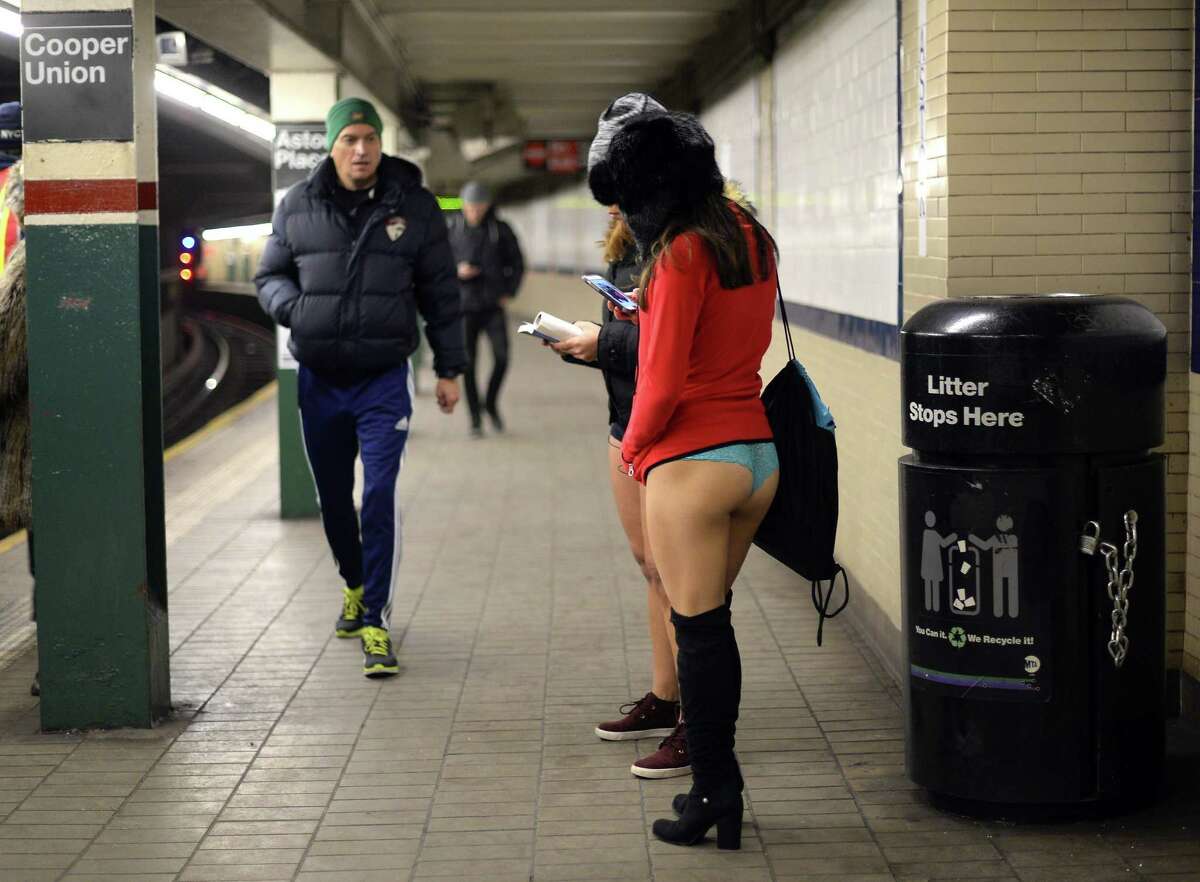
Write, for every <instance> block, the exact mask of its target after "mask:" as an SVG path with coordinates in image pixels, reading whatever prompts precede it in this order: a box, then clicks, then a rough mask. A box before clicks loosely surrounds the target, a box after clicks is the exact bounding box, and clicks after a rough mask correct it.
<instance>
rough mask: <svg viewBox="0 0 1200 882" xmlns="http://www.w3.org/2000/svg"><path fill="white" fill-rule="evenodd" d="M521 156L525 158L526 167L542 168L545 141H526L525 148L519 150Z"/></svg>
mask: <svg viewBox="0 0 1200 882" xmlns="http://www.w3.org/2000/svg"><path fill="white" fill-rule="evenodd" d="M521 158H522V159H523V160H525V167H526V168H536V169H544V168H545V167H546V142H545V141H526V142H525V148H524V149H523V150H522V151H521Z"/></svg>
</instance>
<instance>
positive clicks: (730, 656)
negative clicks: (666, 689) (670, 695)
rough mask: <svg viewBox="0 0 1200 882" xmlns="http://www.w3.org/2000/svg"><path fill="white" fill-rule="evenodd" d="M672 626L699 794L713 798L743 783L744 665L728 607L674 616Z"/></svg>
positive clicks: (691, 756)
mask: <svg viewBox="0 0 1200 882" xmlns="http://www.w3.org/2000/svg"><path fill="white" fill-rule="evenodd" d="M671 622H672V623H673V624H674V625H675V638H676V641H677V643H678V645H679V656H678V659H677V663H678V669H679V691H680V697H681V700H682V703H683V715H684V718H685V719H686V720H687V741H688V754H689V757H690V759H691V764H692V775H693V778H694V779H695V784H696V788H695V789H696V790H697V791H699V792H701V793H714V792H716V791H718V790H723V789H726V788H727V787H729V786H730V785H731V784H736V782H737V781H739V780H740V778H739V775H738V769H737V760H736V759H735V757H734V753H733V745H734V732H735V730H736V724H737V717H738V704H739V703H740V702H741V693H742V663H741V656H740V654H739V653H738V646H737V640H736V639H735V637H734V633H733V624H732V622H731V620H730V613H729V607H728V606H724V605H722V606H719V607H717V608H716V609H712V610H709V611H708V612H704V613H701V614H700V615H696V616H684V615H680V614H679V613H678V612H676V611H675V610H672V611H671ZM739 789H740V788H739Z"/></svg>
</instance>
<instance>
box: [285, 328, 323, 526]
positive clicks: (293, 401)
mask: <svg viewBox="0 0 1200 882" xmlns="http://www.w3.org/2000/svg"><path fill="white" fill-rule="evenodd" d="M275 334H276V343H277V346H278V349H279V353H280V355H279V361H278V364H277V366H276V370H275V376H276V378H277V380H278V383H277V385H278V389H279V394H278V399H277V405H278V408H279V514H280V517H283V518H285V519H294V518H315V517H318V516H319V515H320V514H321V508H320V506H319V505H318V504H317V488H316V486H315V485H314V484H313V476H312V471H311V470H310V469H309V466H308V456H307V454H306V453H305V452H304V438H303V435H302V433H301V430H300V406H299V403H298V401H299V399H298V398H297V389H296V387H297V380H298V377H299V372H298V367H299V366H298V365H297V364H296V360H295V359H294V358H292V357H291V354H290V353H288V352H287V329H286V328H276V329H275Z"/></svg>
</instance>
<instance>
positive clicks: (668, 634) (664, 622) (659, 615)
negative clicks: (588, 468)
mask: <svg viewBox="0 0 1200 882" xmlns="http://www.w3.org/2000/svg"><path fill="white" fill-rule="evenodd" d="M608 464H609V469H608V473H609V475H610V476H611V479H612V488H613V499H614V500H615V501H616V504H617V516H618V517H619V518H620V519H621V526H622V527H623V528H624V529H625V536H626V537H627V538H628V539H629V548H630V550H631V551H632V552H633V557H634V560H636V561H637V563H638V566H639V567H641V570H642V574H643V575H644V576H645V577H646V607H647V614H648V615H647V619H648V622H649V626H650V652H651V659H652V662H651V663H652V668H653V671H652V680H651V686H650V688H651V690H652V691H653V692H654V694H655V695H657V696H658V697H659V698H662V699H664V700H666V701H678V699H679V681H678V679H677V678H676V676H675V655H676V652H677V649H676V646H675V629H674V628H673V627H672V626H671V624H670V618H671V604H670V601H668V600H667V593H666V591H665V590H664V589H663V583H662V578H661V577H660V576H659V574H658V568H657V567H656V566H655V564H654V556H653V554H652V553H651V551H650V545H649V543H648V542H647V541H646V534H645V530H644V528H643V524H644V520H643V517H642V515H643V508H644V495H645V494H644V491H643V488H642V486H641V485H640V484H638V483H637V482H636V481H633V480H631V479H630V478H628V477H626V476H625V475H622V474H620V473H618V471H617V468H618V467H619V466H620V464H621V450H620V448H619V447H616V446H614V444H613V443H611V441H610V443H609V445H608Z"/></svg>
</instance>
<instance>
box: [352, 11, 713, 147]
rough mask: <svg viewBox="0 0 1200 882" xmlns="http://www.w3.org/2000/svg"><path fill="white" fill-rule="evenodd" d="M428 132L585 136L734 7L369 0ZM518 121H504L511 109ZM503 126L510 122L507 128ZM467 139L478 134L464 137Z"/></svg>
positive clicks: (661, 75) (669, 69) (670, 68)
mask: <svg viewBox="0 0 1200 882" xmlns="http://www.w3.org/2000/svg"><path fill="white" fill-rule="evenodd" d="M375 5H376V7H377V9H378V11H379V15H380V20H381V22H382V24H383V26H384V27H385V28H386V29H387V31H388V32H389V33H390V34H391V35H393V37H394V38H395V39H396V40H398V41H399V43H400V47H401V51H402V52H403V54H404V57H405V60H406V62H407V63H408V65H409V67H410V70H411V74H412V76H413V78H414V79H415V80H416V81H417V82H418V83H419V85H420V89H421V94H422V96H423V98H424V100H425V103H426V107H427V110H428V112H429V113H430V115H431V117H432V121H433V123H434V124H435V125H439V124H448V125H451V126H454V125H455V124H456V123H457V124H458V127H461V128H467V129H469V128H473V127H474V126H473V125H472V124H473V123H475V122H476V121H477V120H478V118H479V116H480V115H483V116H484V117H486V115H487V113H488V111H489V110H490V109H493V108H494V112H495V116H496V120H497V123H498V129H499V130H500V131H501V132H503V130H505V129H509V128H510V127H511V125H512V124H513V123H514V122H516V123H517V124H518V125H519V126H520V128H521V129H522V131H521V132H513V133H512V134H524V135H526V136H529V137H588V136H590V134H591V133H592V131H593V130H594V128H595V124H596V117H597V115H598V114H599V112H600V111H601V110H603V108H604V106H605V105H606V104H607V103H608V102H609V101H610V100H611V99H612V98H614V97H615V96H617V95H619V94H621V93H622V92H625V91H629V90H631V89H652V88H653V87H654V86H655V85H656V84H658V83H660V82H662V81H663V80H665V79H666V78H668V77H669V76H670V75H671V74H673V73H674V72H675V71H676V69H677V68H678V66H679V65H680V64H681V63H682V62H683V61H685V60H686V59H687V58H688V57H689V55H690V54H691V53H692V52H693V51H694V49H695V47H696V45H697V44H698V43H699V42H700V41H701V40H703V39H704V38H705V37H708V36H710V35H711V34H712V33H713V32H714V31H715V30H716V29H717V28H718V26H719V24H720V20H721V19H720V17H721V14H722V13H724V12H727V11H729V10H730V9H731V8H733V7H735V6H736V5H737V2H736V0H677V2H673V3H672V2H662V0H657V2H654V0H375ZM510 111H511V113H512V114H514V115H515V117H516V119H515V120H513V119H512V118H511V117H510V116H509V112H510ZM506 123H507V125H506ZM464 134H468V135H470V134H476V133H464Z"/></svg>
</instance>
